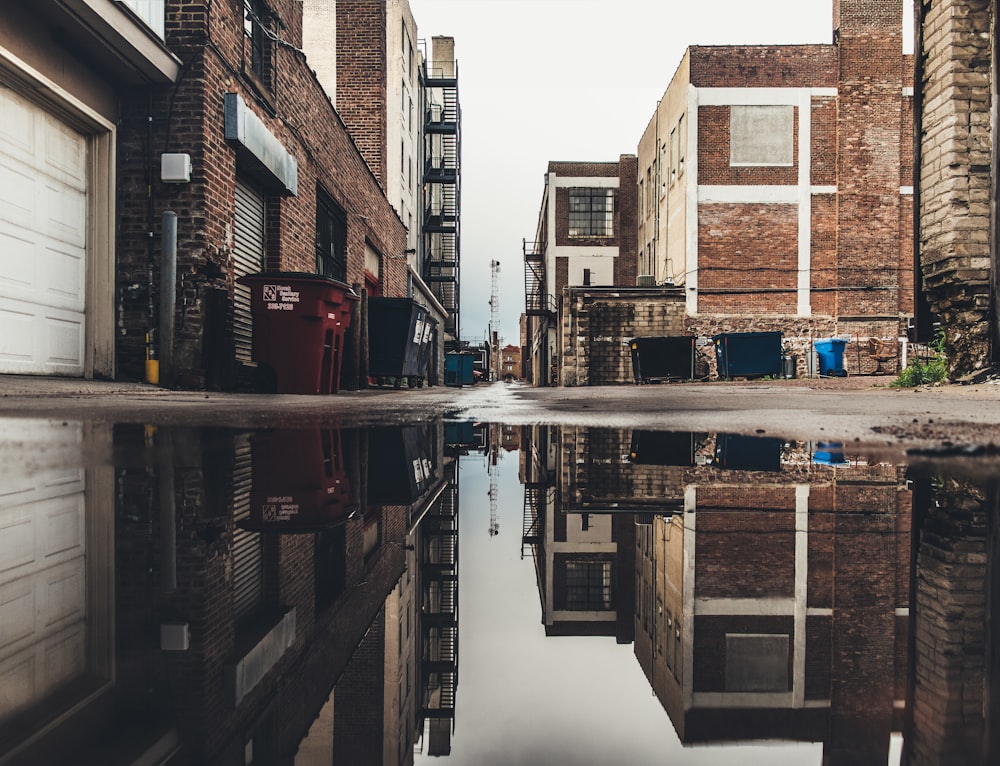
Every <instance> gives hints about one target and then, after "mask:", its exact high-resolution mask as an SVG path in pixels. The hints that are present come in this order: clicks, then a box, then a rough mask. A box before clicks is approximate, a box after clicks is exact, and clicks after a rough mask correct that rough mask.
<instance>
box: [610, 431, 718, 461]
mask: <svg viewBox="0 0 1000 766" xmlns="http://www.w3.org/2000/svg"><path fill="white" fill-rule="evenodd" d="M707 438H708V434H704V433H701V434H698V433H691V432H690V431H633V432H632V444H631V448H630V449H629V455H628V457H629V462H630V463H633V464H635V465H681V466H692V465H694V463H695V460H694V458H695V452H696V451H697V448H698V444H699V443H700V442H702V441H703V440H705V439H707Z"/></svg>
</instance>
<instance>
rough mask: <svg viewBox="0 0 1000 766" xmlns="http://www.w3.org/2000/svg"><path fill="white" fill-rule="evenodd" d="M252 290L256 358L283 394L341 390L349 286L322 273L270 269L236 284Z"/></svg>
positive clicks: (352, 297)
mask: <svg viewBox="0 0 1000 766" xmlns="http://www.w3.org/2000/svg"><path fill="white" fill-rule="evenodd" d="M237 281H238V282H239V283H240V284H242V285H246V286H247V287H249V288H250V315H251V317H252V319H253V347H252V356H253V360H254V361H255V362H257V363H258V364H260V365H261V366H263V367H266V368H269V369H270V370H271V371H272V373H273V374H274V378H275V388H276V390H277V392H278V393H279V394H330V393H337V391H339V390H340V365H341V359H342V357H343V351H344V334H345V332H346V331H347V328H348V327H349V326H350V324H351V304H352V303H353V302H354V301H357V300H359V298H358V296H357V295H355V294H354V291H353V290H352V289H351V287H350V285H347V284H345V283H343V282H340V281H338V280H336V279H331V278H330V277H324V276H322V275H321V274H305V273H300V272H291V271H267V272H261V273H259V274H247V275H246V276H242V277H240V278H239V279H238V280H237Z"/></svg>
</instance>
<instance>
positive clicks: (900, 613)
mask: <svg viewBox="0 0 1000 766" xmlns="http://www.w3.org/2000/svg"><path fill="white" fill-rule="evenodd" d="M896 616H897V617H909V616H910V607H908V606H897V607H896Z"/></svg>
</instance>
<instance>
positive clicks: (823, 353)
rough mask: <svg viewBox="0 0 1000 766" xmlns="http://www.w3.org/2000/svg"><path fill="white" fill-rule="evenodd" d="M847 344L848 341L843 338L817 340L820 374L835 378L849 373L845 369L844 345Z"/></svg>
mask: <svg viewBox="0 0 1000 766" xmlns="http://www.w3.org/2000/svg"><path fill="white" fill-rule="evenodd" d="M846 345H847V341H846V340H844V339H843V338H829V339H827V340H818V341H816V355H817V356H818V357H819V374H820V375H822V376H825V377H835V378H843V377H845V376H846V375H847V370H845V369H844V347H845V346H846Z"/></svg>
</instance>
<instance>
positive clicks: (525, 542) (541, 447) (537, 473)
mask: <svg viewBox="0 0 1000 766" xmlns="http://www.w3.org/2000/svg"><path fill="white" fill-rule="evenodd" d="M531 430H532V431H534V433H533V434H532V436H533V437H534V436H536V435H537V436H539V437H540V438H537V439H536V438H529V439H528V440H527V441H526V442H525V444H524V448H525V449H527V456H526V464H525V469H526V470H525V477H524V478H525V481H524V518H523V521H522V526H521V558H524V555H525V553H526V552H530V553H531V555H532V556H535V555H536V552H537V550H538V547H539V546H540V545H541V544H542V542H543V540H542V531H543V528H544V524H545V509H546V508H554V507H555V501H556V487H555V482H554V481H553V477H552V476H551V475H550V472H549V470H548V467H547V465H546V458H545V455H546V451H547V449H548V440H547V438H545V430H544V429H540V430H537V431H535V429H531Z"/></svg>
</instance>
